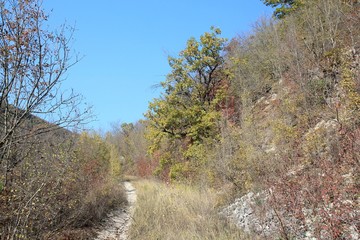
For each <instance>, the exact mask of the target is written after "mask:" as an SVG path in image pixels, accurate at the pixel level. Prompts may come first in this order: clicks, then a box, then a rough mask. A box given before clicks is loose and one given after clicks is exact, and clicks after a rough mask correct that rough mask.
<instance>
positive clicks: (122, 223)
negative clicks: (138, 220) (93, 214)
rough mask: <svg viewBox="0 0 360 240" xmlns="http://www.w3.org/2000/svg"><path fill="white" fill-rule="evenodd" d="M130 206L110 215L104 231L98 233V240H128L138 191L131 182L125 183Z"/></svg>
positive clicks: (103, 228)
mask: <svg viewBox="0 0 360 240" xmlns="http://www.w3.org/2000/svg"><path fill="white" fill-rule="evenodd" d="M124 188H125V192H126V196H127V201H128V205H127V206H126V208H122V209H117V210H115V211H113V212H111V213H110V214H109V215H108V219H107V220H106V221H105V223H104V225H103V227H102V229H101V230H100V231H98V232H97V238H96V239H97V240H115V239H116V240H117V239H120V240H126V239H128V231H129V228H130V225H131V223H132V215H133V213H134V208H135V202H136V191H135V188H134V186H133V185H132V184H131V182H129V181H125V182H124Z"/></svg>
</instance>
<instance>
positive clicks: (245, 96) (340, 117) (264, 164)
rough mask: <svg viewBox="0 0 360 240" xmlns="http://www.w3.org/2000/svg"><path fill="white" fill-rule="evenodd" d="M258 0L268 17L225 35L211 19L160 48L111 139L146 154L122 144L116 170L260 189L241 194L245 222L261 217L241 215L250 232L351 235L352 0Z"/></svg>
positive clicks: (358, 111)
mask: <svg viewBox="0 0 360 240" xmlns="http://www.w3.org/2000/svg"><path fill="white" fill-rule="evenodd" d="M264 2H267V3H268V4H269V5H271V6H274V7H277V9H276V18H263V19H260V20H259V21H258V22H257V23H255V24H254V28H253V30H252V32H251V33H250V34H248V35H244V36H239V37H236V38H233V39H231V40H230V41H226V40H225V39H224V38H222V37H221V30H220V29H218V28H212V29H211V31H210V32H206V33H204V34H203V35H202V36H201V37H200V38H199V40H197V39H196V38H190V39H189V41H188V42H187V45H186V48H185V49H184V50H183V51H181V52H180V53H179V55H178V56H175V57H174V56H170V57H169V65H170V67H171V72H170V73H169V74H168V75H167V78H166V80H165V81H163V82H162V83H161V86H162V88H163V94H162V95H161V96H160V97H159V98H157V99H154V100H153V102H151V103H150V104H149V110H148V112H147V113H146V114H145V116H146V120H145V121H143V122H141V123H138V124H137V125H131V126H130V128H129V125H126V126H125V125H124V128H123V129H122V131H120V133H118V134H115V135H114V138H113V141H114V142H116V143H117V144H118V145H119V148H120V149H122V150H124V149H128V150H129V151H130V152H134V151H135V152H136V153H140V152H145V151H144V149H148V152H149V153H150V155H146V154H140V155H139V154H138V155H136V154H134V153H132V154H129V151H128V152H127V153H122V156H124V160H125V171H128V172H131V173H135V174H139V175H140V176H149V175H152V174H155V175H156V176H157V177H158V178H160V179H162V180H163V181H165V182H168V183H173V184H175V183H186V184H190V185H194V186H201V187H204V188H209V187H210V188H213V189H217V190H218V191H219V193H221V194H223V193H224V192H225V193H226V194H225V195H229V194H230V195H231V194H232V196H234V197H236V196H237V197H241V196H244V197H245V198H246V196H249V194H250V195H254V196H261V197H257V198H255V199H252V198H250V199H249V201H248V202H247V203H246V204H247V205H251V208H253V209H250V210H249V209H248V210H246V211H250V212H251V214H252V213H254V214H255V213H256V215H257V217H256V218H257V219H258V220H254V221H255V223H256V221H257V223H258V224H260V223H259V222H263V223H264V222H265V223H264V224H265V225H261V224H260V225H258V226H257V227H254V223H253V224H251V223H250V224H249V225H246V229H247V231H248V232H250V233H253V234H255V235H259V236H266V237H269V238H277V237H278V238H282V239H292V238H299V239H302V238H305V237H306V236H307V237H314V238H317V239H356V238H357V236H359V224H360V223H359V220H358V219H359V218H360V216H359V214H360V211H359V174H358V172H359V170H360V169H359V162H360V155H359V149H360V125H359V123H360V122H359V119H360V118H359V117H360V57H359V55H360V39H359V36H360V28H359V24H358V23H359V22H360V15H359V13H360V9H359V3H358V2H357V1H340V0H330V1H328V0H316V1H291V3H287V4H285V3H284V4H281V3H278V2H276V1H264ZM285 2H286V1H285ZM141 136H143V137H145V138H146V141H145V140H144V139H142V138H141ZM140 141H141V143H142V144H141V145H138V144H137V143H138V142H140ZM230 198H231V197H230ZM237 201H239V200H237ZM243 201H244V200H240V202H243ZM239 204H241V203H239ZM244 204H245V203H244ZM238 207H241V206H238ZM233 209H236V206H234V208H233ZM270 212H271V213H270ZM228 214H229V215H231V214H232V213H228ZM269 214H272V216H271V218H270V219H273V220H270V221H271V222H272V224H271V225H272V226H271V228H270V229H269V227H267V226H266V224H267V223H266V221H269V220H268V219H267V218H268V217H269V216H268V215H269ZM234 216H235V215H234ZM232 218H234V217H232ZM243 218H244V216H238V219H236V217H235V219H234V221H235V223H236V222H237V221H244V220H241V219H243ZM245 221H247V222H248V221H251V219H250V220H245ZM255 225H256V224H255ZM239 226H242V223H241V224H239ZM264 234H265V235H264Z"/></svg>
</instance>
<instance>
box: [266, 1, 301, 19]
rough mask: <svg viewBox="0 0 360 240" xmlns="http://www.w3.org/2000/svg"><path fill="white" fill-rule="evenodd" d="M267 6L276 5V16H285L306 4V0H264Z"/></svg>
mask: <svg viewBox="0 0 360 240" xmlns="http://www.w3.org/2000/svg"><path fill="white" fill-rule="evenodd" d="M262 1H263V3H265V5H266V6H271V7H276V9H275V12H274V16H275V17H276V18H279V19H280V18H283V17H284V16H285V15H287V14H289V13H290V12H293V11H294V10H296V9H297V8H298V7H300V6H302V5H303V4H304V0H262Z"/></svg>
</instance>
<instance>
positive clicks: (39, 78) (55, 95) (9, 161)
mask: <svg viewBox="0 0 360 240" xmlns="http://www.w3.org/2000/svg"><path fill="white" fill-rule="evenodd" d="M47 19H48V16H47V14H46V13H45V12H44V10H43V9H42V7H41V1H40V0H0V107H1V108H0V128H1V130H0V166H1V165H2V167H3V168H4V169H5V172H9V171H10V170H11V169H12V168H14V167H15V166H16V165H17V164H18V163H19V162H20V161H21V160H20V158H18V157H16V156H14V155H15V152H16V151H15V150H16V148H17V147H16V146H18V145H19V144H21V143H22V142H24V141H25V140H28V139H29V138H31V137H33V136H35V135H39V134H42V133H45V132H49V131H53V130H55V129H59V128H60V127H64V126H66V127H73V126H75V125H76V124H78V123H80V122H82V121H83V120H84V119H85V118H86V116H88V115H87V113H88V110H89V109H85V110H84V111H80V110H79V108H80V106H82V98H81V96H80V95H77V94H75V93H73V92H72V91H70V92H66V91H62V90H61V88H60V87H61V83H62V82H63V81H64V77H63V76H64V73H65V72H66V71H67V70H68V68H69V67H71V66H73V64H75V63H76V62H77V61H78V59H74V60H73V59H72V57H71V54H70V47H69V45H70V41H71V39H72V32H73V30H72V29H71V28H68V27H67V26H62V27H61V28H60V29H58V30H56V31H51V30H48V29H47V28H45V27H44V23H45V22H46V21H47ZM34 115H36V116H39V117H41V118H42V119H44V120H45V121H42V120H40V119H39V118H36V117H34ZM5 181H6V178H5Z"/></svg>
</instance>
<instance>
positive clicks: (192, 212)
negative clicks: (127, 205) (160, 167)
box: [130, 180, 245, 240]
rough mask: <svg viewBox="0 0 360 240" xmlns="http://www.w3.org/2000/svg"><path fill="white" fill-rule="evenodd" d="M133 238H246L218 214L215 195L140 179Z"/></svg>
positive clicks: (131, 236) (186, 187) (209, 192)
mask: <svg viewBox="0 0 360 240" xmlns="http://www.w3.org/2000/svg"><path fill="white" fill-rule="evenodd" d="M135 187H136V189H137V205H136V210H135V213H134V221H133V224H132V226H131V229H130V239H168V240H170V239H174V240H175V239H176V240H181V239H245V237H244V236H245V235H244V234H242V233H241V232H240V231H239V230H238V229H236V228H235V227H234V226H230V225H229V224H228V223H227V222H226V221H225V220H223V219H220V216H219V215H218V214H217V209H216V208H215V205H216V195H215V193H213V192H211V191H209V190H195V189H193V188H191V187H189V186H183V185H172V186H167V185H165V184H162V183H157V182H154V181H146V180H143V181H138V182H136V183H135Z"/></svg>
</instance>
